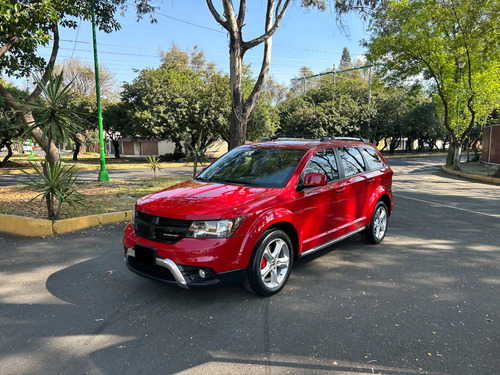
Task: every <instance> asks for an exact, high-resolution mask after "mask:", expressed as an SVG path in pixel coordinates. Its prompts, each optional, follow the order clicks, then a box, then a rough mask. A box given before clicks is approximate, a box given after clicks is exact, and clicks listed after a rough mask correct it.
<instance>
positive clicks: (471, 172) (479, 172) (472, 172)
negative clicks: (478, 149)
mask: <svg viewBox="0 0 500 375" xmlns="http://www.w3.org/2000/svg"><path fill="white" fill-rule="evenodd" d="M460 168H461V170H460V171H455V170H453V169H451V168H447V167H445V166H443V167H442V169H443V172H445V173H448V174H451V175H454V176H459V177H464V178H467V179H470V180H476V181H481V182H488V183H490V184H498V185H500V178H493V177H491V176H492V175H493V173H495V171H496V168H494V167H492V168H490V167H488V166H486V165H484V164H483V163H481V162H469V163H461V164H460Z"/></svg>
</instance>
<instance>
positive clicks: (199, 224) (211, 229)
mask: <svg viewBox="0 0 500 375" xmlns="http://www.w3.org/2000/svg"><path fill="white" fill-rule="evenodd" d="M242 222H243V216H241V217H236V218H234V219H226V220H219V221H215V220H214V221H193V223H192V224H191V226H190V227H189V230H188V232H187V234H186V237H191V238H226V237H231V236H232V235H233V234H234V232H236V230H237V229H238V228H239V227H240V225H241V223H242Z"/></svg>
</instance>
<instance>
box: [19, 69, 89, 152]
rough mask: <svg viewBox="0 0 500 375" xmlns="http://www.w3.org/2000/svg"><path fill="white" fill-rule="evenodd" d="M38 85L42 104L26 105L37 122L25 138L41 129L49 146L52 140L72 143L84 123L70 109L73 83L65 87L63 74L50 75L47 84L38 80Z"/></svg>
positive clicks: (28, 130)
mask: <svg viewBox="0 0 500 375" xmlns="http://www.w3.org/2000/svg"><path fill="white" fill-rule="evenodd" d="M36 84H37V86H38V87H39V88H40V90H41V103H39V104H38V103H37V104H29V105H28V104H26V105H25V107H27V108H29V110H31V112H32V113H33V116H34V118H35V122H34V123H33V124H31V126H30V127H28V129H27V130H26V131H25V133H24V136H28V134H29V133H31V131H33V130H34V129H36V128H40V129H41V130H42V138H43V141H44V142H47V143H48V144H50V142H51V140H54V141H56V142H71V140H72V139H74V138H76V136H77V134H78V133H79V132H80V131H81V129H82V124H83V123H84V120H83V119H82V118H81V117H80V116H79V114H77V113H76V112H75V111H74V109H72V108H68V102H69V97H70V85H71V83H69V84H68V85H66V86H63V73H62V72H61V74H59V75H57V76H55V77H54V76H53V75H52V74H50V76H49V81H48V82H47V84H45V83H44V82H43V81H42V79H41V78H38V79H37V80H36Z"/></svg>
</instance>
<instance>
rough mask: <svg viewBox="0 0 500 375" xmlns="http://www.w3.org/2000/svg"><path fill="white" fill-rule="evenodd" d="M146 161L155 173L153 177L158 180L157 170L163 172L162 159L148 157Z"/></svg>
mask: <svg viewBox="0 0 500 375" xmlns="http://www.w3.org/2000/svg"><path fill="white" fill-rule="evenodd" d="M146 159H147V161H148V163H149V169H151V170H152V171H153V176H154V178H156V171H157V170H158V171H161V163H160V159H158V158H157V157H156V155H153V156H148V157H147V158H146Z"/></svg>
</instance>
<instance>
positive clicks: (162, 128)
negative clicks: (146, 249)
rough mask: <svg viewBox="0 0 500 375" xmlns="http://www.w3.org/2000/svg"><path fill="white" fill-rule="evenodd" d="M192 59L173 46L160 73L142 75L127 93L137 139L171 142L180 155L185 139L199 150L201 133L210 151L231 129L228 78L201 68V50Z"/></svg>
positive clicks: (147, 71)
mask: <svg viewBox="0 0 500 375" xmlns="http://www.w3.org/2000/svg"><path fill="white" fill-rule="evenodd" d="M192 56H194V58H195V59H194V60H191V59H190V57H189V53H188V52H185V51H180V50H179V49H178V48H177V47H176V46H175V45H173V46H172V48H171V49H170V50H169V51H166V52H164V53H163V54H162V57H163V63H162V65H161V66H160V67H159V68H157V69H145V70H141V71H140V72H139V75H138V76H137V77H136V78H135V79H134V80H133V81H132V83H130V84H128V83H127V84H125V85H124V90H123V93H122V96H123V101H124V102H125V103H126V104H127V105H129V107H128V108H129V111H130V113H131V116H132V117H131V118H132V119H133V121H134V122H135V126H134V130H135V132H136V134H137V135H140V136H144V137H156V138H159V139H168V140H171V141H172V142H174V143H175V144H176V150H175V152H182V143H181V142H182V141H185V140H188V142H189V143H190V144H191V145H192V146H193V147H196V144H197V142H198V138H199V136H200V134H202V136H201V141H200V142H201V143H200V145H201V148H205V146H206V145H208V144H210V143H213V142H214V141H215V140H217V139H219V138H220V137H223V138H224V137H225V134H226V131H225V129H227V128H228V118H229V111H230V100H229V77H227V76H224V75H222V74H221V73H219V72H215V71H214V70H213V66H211V65H202V61H203V59H202V57H203V55H202V53H201V52H200V51H197V52H196V53H195V54H193V55H192ZM195 70H196V71H195Z"/></svg>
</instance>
